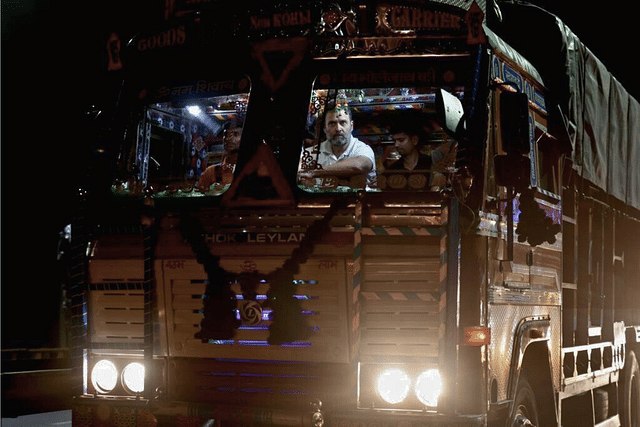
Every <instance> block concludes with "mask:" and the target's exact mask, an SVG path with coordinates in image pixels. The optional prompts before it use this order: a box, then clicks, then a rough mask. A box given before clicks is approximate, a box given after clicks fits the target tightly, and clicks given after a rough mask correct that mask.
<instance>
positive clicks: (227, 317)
mask: <svg viewBox="0 0 640 427" xmlns="http://www.w3.org/2000/svg"><path fill="white" fill-rule="evenodd" d="M347 205H348V200H347V198H342V197H340V198H336V199H334V200H333V202H332V203H331V206H330V207H329V210H328V211H327V212H326V214H325V215H324V216H323V217H322V218H320V219H317V220H315V221H314V222H313V224H311V225H310V226H309V228H308V229H307V232H306V233H305V235H304V238H302V240H301V241H300V245H299V246H298V247H297V248H296V249H294V250H293V252H292V253H291V256H290V257H289V258H288V259H287V260H286V261H285V262H284V263H283V265H282V266H281V267H279V268H277V269H276V270H274V271H272V272H271V273H267V274H261V273H259V272H257V271H254V272H252V273H241V274H235V273H231V272H228V271H226V270H225V269H224V268H222V267H221V266H220V257H218V256H214V255H212V254H211V252H210V251H209V247H208V246H207V243H206V241H205V239H204V229H203V227H202V224H201V223H200V221H198V220H197V219H195V218H193V217H192V216H191V215H189V214H188V213H186V212H183V215H182V219H181V232H182V235H183V237H184V239H185V240H186V241H187V242H189V244H190V245H191V248H192V250H193V252H194V254H195V255H196V259H197V262H198V263H199V264H202V265H203V266H204V269H205V271H206V273H207V277H208V284H207V288H206V291H205V296H204V318H203V319H202V323H201V325H200V328H201V329H200V332H198V333H196V335H195V337H196V338H199V339H201V340H202V341H203V342H207V341H209V340H226V339H231V338H233V334H234V331H235V329H236V328H237V327H238V326H239V324H240V322H239V321H238V320H237V319H236V314H235V309H236V298H235V294H234V292H233V291H232V290H231V284H232V283H234V282H238V283H240V284H241V289H242V291H243V293H244V294H245V295H248V296H250V295H254V296H255V289H256V288H257V286H258V284H259V282H260V279H264V280H268V281H269V282H270V290H269V293H268V295H267V297H268V304H269V305H270V306H271V308H272V310H273V311H272V314H271V327H270V328H269V338H268V342H269V344H271V345H280V344H283V343H287V342H293V341H300V340H304V339H306V338H308V337H309V335H310V333H311V330H310V327H309V325H308V324H307V321H306V319H305V317H304V316H303V315H302V307H301V303H300V301H299V300H298V299H297V298H295V297H294V294H295V285H294V283H293V277H294V276H295V275H296V274H298V272H299V271H300V264H304V263H306V262H307V260H308V259H309V256H310V255H311V254H312V253H313V249H314V247H315V245H316V244H317V243H318V242H319V241H320V240H321V239H322V236H324V235H325V234H327V233H329V232H330V231H331V228H330V226H329V223H330V221H331V220H332V219H333V217H334V216H335V215H336V213H337V212H338V210H340V209H342V208H344V207H346V206H347Z"/></svg>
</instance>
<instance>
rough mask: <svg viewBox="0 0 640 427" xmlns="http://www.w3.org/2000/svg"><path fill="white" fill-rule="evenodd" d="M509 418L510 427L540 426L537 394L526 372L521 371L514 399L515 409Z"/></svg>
mask: <svg viewBox="0 0 640 427" xmlns="http://www.w3.org/2000/svg"><path fill="white" fill-rule="evenodd" d="M509 419H510V424H508V426H509V427H522V426H530V427H538V422H539V420H538V407H537V404H536V395H535V393H534V392H533V388H532V387H531V384H529V380H528V379H527V376H526V375H525V374H524V373H521V374H520V378H519V379H518V389H517V391H516V397H515V399H514V400H513V409H512V411H511V417H510V418H509Z"/></svg>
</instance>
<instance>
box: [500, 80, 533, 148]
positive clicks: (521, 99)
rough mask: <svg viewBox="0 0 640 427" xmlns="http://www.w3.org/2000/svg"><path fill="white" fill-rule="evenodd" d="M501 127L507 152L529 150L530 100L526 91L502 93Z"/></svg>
mask: <svg viewBox="0 0 640 427" xmlns="http://www.w3.org/2000/svg"><path fill="white" fill-rule="evenodd" d="M500 128H501V129H502V149H503V150H504V151H506V152H507V154H526V153H528V152H529V149H530V147H529V100H528V98H527V95H526V94H525V93H520V92H502V93H501V94H500Z"/></svg>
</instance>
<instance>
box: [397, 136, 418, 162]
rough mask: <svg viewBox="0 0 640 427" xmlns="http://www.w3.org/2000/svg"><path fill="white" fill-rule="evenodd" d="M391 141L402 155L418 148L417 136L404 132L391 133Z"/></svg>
mask: <svg viewBox="0 0 640 427" xmlns="http://www.w3.org/2000/svg"><path fill="white" fill-rule="evenodd" d="M392 137H393V143H394V145H395V146H396V150H398V153H400V155H401V156H402V157H404V156H408V155H409V154H411V153H412V152H414V151H415V150H417V149H418V148H417V147H418V136H417V135H408V134H406V133H405V132H399V133H394V134H393V135H392Z"/></svg>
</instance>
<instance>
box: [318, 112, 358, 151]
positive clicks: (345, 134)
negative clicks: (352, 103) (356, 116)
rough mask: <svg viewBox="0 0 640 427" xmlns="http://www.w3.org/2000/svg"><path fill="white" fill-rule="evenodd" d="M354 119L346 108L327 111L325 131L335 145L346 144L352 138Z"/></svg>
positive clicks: (328, 138)
mask: <svg viewBox="0 0 640 427" xmlns="http://www.w3.org/2000/svg"><path fill="white" fill-rule="evenodd" d="M352 131H353V121H352V120H351V118H350V117H349V114H348V113H346V112H345V111H344V110H337V111H336V110H333V111H329V112H328V113H327V116H326V117H325V120H324V132H325V133H326V134H327V140H328V141H329V142H330V143H331V144H332V145H335V146H339V147H342V146H345V145H347V144H348V143H349V141H350V140H351V132H352Z"/></svg>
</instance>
